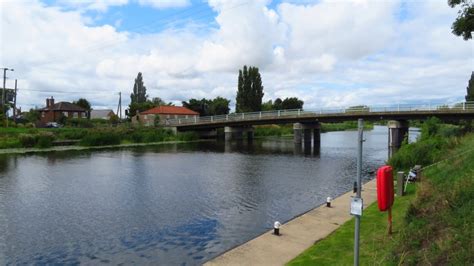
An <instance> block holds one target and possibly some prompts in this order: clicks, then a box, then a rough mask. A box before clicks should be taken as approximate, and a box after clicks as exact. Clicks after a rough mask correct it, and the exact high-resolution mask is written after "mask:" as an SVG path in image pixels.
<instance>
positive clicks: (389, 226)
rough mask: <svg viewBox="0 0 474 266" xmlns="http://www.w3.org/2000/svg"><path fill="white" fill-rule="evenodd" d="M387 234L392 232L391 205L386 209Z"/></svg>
mask: <svg viewBox="0 0 474 266" xmlns="http://www.w3.org/2000/svg"><path fill="white" fill-rule="evenodd" d="M388 234H389V235H391V234H392V207H390V208H389V209H388Z"/></svg>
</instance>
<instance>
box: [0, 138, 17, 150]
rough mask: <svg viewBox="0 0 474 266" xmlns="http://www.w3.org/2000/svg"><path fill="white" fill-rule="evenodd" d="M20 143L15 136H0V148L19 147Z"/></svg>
mask: <svg viewBox="0 0 474 266" xmlns="http://www.w3.org/2000/svg"><path fill="white" fill-rule="evenodd" d="M21 147H22V145H21V143H20V141H19V140H18V139H17V138H1V139H0V149H9V148H21Z"/></svg>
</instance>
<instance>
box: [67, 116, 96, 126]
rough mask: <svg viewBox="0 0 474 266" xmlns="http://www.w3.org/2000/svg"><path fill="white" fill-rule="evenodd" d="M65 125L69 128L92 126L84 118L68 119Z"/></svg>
mask: <svg viewBox="0 0 474 266" xmlns="http://www.w3.org/2000/svg"><path fill="white" fill-rule="evenodd" d="M66 125H67V126H71V127H80V128H91V127H94V124H93V123H92V122H91V121H90V120H89V119H86V118H69V119H67V120H66Z"/></svg>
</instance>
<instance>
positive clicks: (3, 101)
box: [2, 68, 8, 113]
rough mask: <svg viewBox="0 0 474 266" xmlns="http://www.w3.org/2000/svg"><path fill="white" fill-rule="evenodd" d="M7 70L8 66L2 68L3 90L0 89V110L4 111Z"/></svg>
mask: <svg viewBox="0 0 474 266" xmlns="http://www.w3.org/2000/svg"><path fill="white" fill-rule="evenodd" d="M7 70H8V68H4V69H3V91H2V112H3V113H4V112H5V85H6V82H7Z"/></svg>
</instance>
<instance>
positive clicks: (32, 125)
mask: <svg viewBox="0 0 474 266" xmlns="http://www.w3.org/2000/svg"><path fill="white" fill-rule="evenodd" d="M25 127H26V128H35V127H36V126H35V124H33V123H31V122H29V123H26V124H25Z"/></svg>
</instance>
